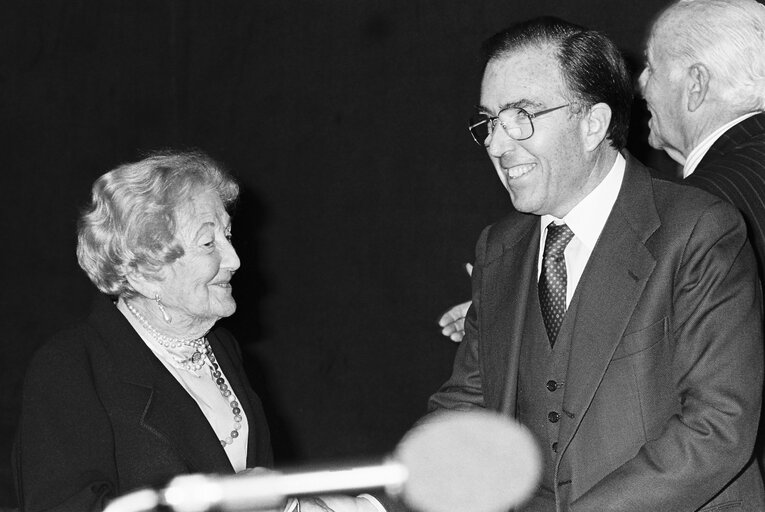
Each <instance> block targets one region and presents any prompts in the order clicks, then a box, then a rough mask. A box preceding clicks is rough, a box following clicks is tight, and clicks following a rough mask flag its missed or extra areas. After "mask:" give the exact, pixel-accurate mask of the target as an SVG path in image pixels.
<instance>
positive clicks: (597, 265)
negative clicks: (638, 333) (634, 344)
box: [559, 155, 660, 460]
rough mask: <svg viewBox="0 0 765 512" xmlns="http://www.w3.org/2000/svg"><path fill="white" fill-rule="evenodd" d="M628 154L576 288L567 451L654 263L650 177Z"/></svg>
mask: <svg viewBox="0 0 765 512" xmlns="http://www.w3.org/2000/svg"><path fill="white" fill-rule="evenodd" d="M627 157H628V160H627V168H626V172H625V176H624V181H623V183H622V187H621V190H620V192H619V195H618V197H617V200H616V203H615V204H614V208H613V210H612V211H611V214H610V216H609V218H608V221H607V222H606V225H605V226H604V228H603V232H602V233H601V235H600V238H599V239H598V242H597V244H596V246H595V249H594V250H593V252H592V255H591V256H590V259H589V261H588V263H587V266H586V268H585V271H584V274H583V275H582V279H581V281H580V284H579V286H578V287H577V291H576V293H577V294H578V295H579V305H578V309H577V313H576V319H575V322H574V327H573V334H572V339H571V355H570V358H569V366H568V377H567V384H566V391H565V395H564V399H563V409H564V411H567V412H569V413H573V414H574V416H573V418H572V420H571V421H564V422H562V424H561V430H560V433H559V439H560V441H561V443H562V445H563V447H564V449H565V447H566V446H567V445H568V443H569V442H570V441H571V438H572V436H573V435H574V433H575V431H576V429H577V428H578V426H579V424H580V422H581V420H582V417H583V415H584V412H585V411H586V410H587V407H588V406H589V404H590V402H591V401H592V399H593V397H594V395H595V392H596V390H597V388H598V386H599V384H600V382H601V380H602V378H603V376H604V374H605V371H606V369H607V367H608V364H609V362H610V361H611V357H612V356H613V354H614V351H615V350H616V347H617V345H618V344H619V342H620V340H621V339H622V336H623V335H624V332H625V329H626V328H627V325H628V323H629V320H630V318H631V317H632V313H633V311H634V309H635V306H636V305H637V303H638V301H639V299H640V297H641V294H642V292H643V289H644V287H645V284H646V282H647V281H648V278H649V277H650V275H651V273H652V272H653V268H654V266H655V259H654V258H653V256H652V255H651V254H650V252H649V251H648V249H647V248H646V246H645V241H646V240H647V239H648V237H650V235H651V234H652V233H653V232H655V231H656V229H657V228H658V227H659V225H660V221H659V217H658V213H657V212H656V208H655V206H654V202H653V196H652V192H651V183H650V175H649V174H648V171H647V170H646V169H645V168H644V167H643V166H642V165H641V164H640V163H639V162H637V161H636V160H634V159H633V158H631V157H630V156H629V155H628V156H627ZM559 460H560V459H559Z"/></svg>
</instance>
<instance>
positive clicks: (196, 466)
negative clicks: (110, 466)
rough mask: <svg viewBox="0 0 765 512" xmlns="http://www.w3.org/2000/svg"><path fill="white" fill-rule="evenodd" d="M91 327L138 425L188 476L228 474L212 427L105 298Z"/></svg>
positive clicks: (97, 306) (223, 453) (184, 391)
mask: <svg viewBox="0 0 765 512" xmlns="http://www.w3.org/2000/svg"><path fill="white" fill-rule="evenodd" d="M90 322H91V324H92V325H94V327H95V328H96V329H97V330H98V332H99V334H100V335H101V337H102V338H103V340H104V345H105V346H106V347H107V350H108V351H109V352H110V354H111V355H112V357H113V358H114V361H115V363H114V367H115V368H116V369H117V373H118V376H119V378H120V379H121V380H122V381H124V383H125V389H124V394H125V396H126V397H129V398H128V403H126V404H125V407H126V408H127V409H131V410H133V412H134V414H135V415H136V419H137V421H138V422H139V423H140V425H141V426H142V427H143V428H145V429H147V430H148V431H150V432H151V433H152V434H154V435H155V436H157V437H158V438H161V439H163V440H164V441H165V442H166V443H167V444H169V445H170V446H172V447H173V448H174V449H175V451H176V453H177V454H178V456H179V457H180V458H181V459H182V460H185V461H186V463H187V464H188V465H189V468H190V471H191V472H208V473H209V472H219V473H232V472H233V467H232V466H231V463H230V462H229V460H228V457H227V456H226V453H225V452H224V450H223V448H222V447H221V446H220V442H219V440H218V439H217V436H216V435H215V432H214V431H213V429H212V427H210V424H209V423H208V421H207V419H206V418H205V416H204V414H203V413H202V411H201V410H200V409H199V407H198V406H197V404H196V402H195V401H194V399H193V398H191V396H190V395H189V394H188V393H187V392H186V390H185V389H183V387H182V386H181V385H180V384H179V383H178V381H177V380H176V379H175V377H173V376H172V375H171V374H170V372H168V371H167V369H166V368H165V367H164V366H163V365H162V363H161V362H160V361H159V360H158V359H157V358H156V357H155V356H154V354H153V353H152V352H151V350H150V349H149V348H148V347H147V346H146V344H145V343H144V342H143V340H141V338H140V337H139V336H138V334H137V333H136V332H135V330H134V329H133V327H132V326H131V325H130V323H129V322H128V321H127V320H126V319H125V318H124V317H123V316H122V313H120V312H119V311H118V310H117V308H116V307H114V305H112V304H111V303H110V302H109V301H108V300H105V297H103V298H101V299H100V300H99V301H97V304H96V306H95V308H94V313H93V314H92V315H91V318H90Z"/></svg>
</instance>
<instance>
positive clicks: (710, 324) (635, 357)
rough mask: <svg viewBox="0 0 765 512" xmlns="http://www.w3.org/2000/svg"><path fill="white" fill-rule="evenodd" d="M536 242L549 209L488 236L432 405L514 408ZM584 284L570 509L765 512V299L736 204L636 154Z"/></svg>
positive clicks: (560, 461) (562, 495)
mask: <svg viewBox="0 0 765 512" xmlns="http://www.w3.org/2000/svg"><path fill="white" fill-rule="evenodd" d="M539 237H540V227H539V217H537V216H533V215H525V214H520V213H517V212H514V213H511V214H510V215H508V216H507V217H506V218H505V219H503V220H502V221H500V222H498V223H496V224H494V225H492V226H489V227H488V228H487V229H486V230H484V232H483V233H482V235H481V237H480V240H479V242H478V244H477V248H476V265H475V268H474V270H473V306H472V308H471V310H470V311H469V313H468V317H467V321H466V324H465V327H466V335H465V339H464V340H463V342H462V343H461V344H460V347H459V349H458V353H457V356H456V358H455V363H454V370H453V373H452V376H451V378H450V379H449V380H448V381H447V382H446V383H445V384H444V385H443V386H442V388H441V389H440V390H439V391H438V392H437V393H436V394H434V395H433V396H432V397H431V400H430V410H431V411H434V413H435V412H436V411H438V410H440V409H469V408H473V407H486V408H489V409H494V410H497V411H500V412H502V413H505V414H508V415H511V416H512V415H514V413H515V410H516V391H517V376H518V359H519V350H520V346H521V336H522V333H523V330H524V325H523V323H524V319H525V316H526V307H527V294H528V289H529V287H528V286H527V285H525V284H524V283H528V282H529V280H531V279H534V280H536V279H537V276H536V272H537V257H538V252H539ZM575 293H576V294H577V295H578V300H579V305H578V313H577V317H576V319H575V322H574V326H573V331H572V332H573V334H572V340H571V355H570V359H569V364H568V375H567V382H566V385H565V388H564V398H563V411H560V412H561V419H560V422H561V423H560V434H559V438H558V458H557V460H556V465H555V482H557V484H556V489H555V491H556V500H557V504H558V510H559V511H569V510H570V511H576V512H578V511H587V512H591V511H609V512H616V511H634V512H646V511H672V512H682V511H695V510H699V509H701V508H702V507H703V506H705V504H706V505H707V506H709V507H713V506H720V505H727V506H730V507H731V508H725V510H726V511H727V510H731V511H732V510H746V511H756V510H760V511H761V510H765V497H764V496H763V487H762V480H761V477H760V473H759V469H758V468H757V465H756V464H752V462H751V461H752V449H753V445H754V438H755V432H756V428H757V419H758V417H759V413H760V400H761V386H762V381H763V363H762V360H763V347H762V339H763V338H762V336H763V333H762V316H761V315H762V312H761V298H760V290H759V287H758V286H757V285H756V279H755V275H754V261H753V255H752V250H751V247H750V246H749V244H748V242H747V240H746V231H745V226H744V223H743V221H742V220H741V217H740V215H739V213H738V212H737V211H735V209H734V208H733V207H731V206H730V205H729V204H727V203H726V202H724V201H722V200H719V199H718V198H715V197H713V196H710V195H708V194H706V193H704V192H702V191H700V190H697V189H694V188H692V187H685V186H682V185H679V184H676V183H670V182H666V181H662V180H658V179H655V178H652V177H651V175H650V174H649V171H648V170H647V169H646V168H645V167H643V166H642V165H640V163H639V162H637V161H636V160H634V159H632V158H631V157H629V156H628V161H627V169H626V173H625V178H624V183H623V184H622V188H621V191H620V192H619V196H618V198H617V201H616V203H615V205H614V208H613V210H612V212H611V214H610V216H609V218H608V221H607V223H606V225H605V227H604V229H603V233H602V234H601V236H600V239H599V240H598V243H597V245H596V246H595V249H594V251H593V252H592V255H591V257H590V260H589V262H588V264H587V267H586V269H585V271H584V274H583V276H582V278H581V281H580V282H579V285H578V287H577V290H576V292H575ZM531 306H532V307H537V305H533V304H532V305H531ZM542 449H544V450H548V451H549V447H548V446H544V447H542ZM550 456H553V455H552V453H550ZM715 510H717V509H715Z"/></svg>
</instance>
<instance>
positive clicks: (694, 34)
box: [654, 0, 765, 114]
mask: <svg viewBox="0 0 765 512" xmlns="http://www.w3.org/2000/svg"><path fill="white" fill-rule="evenodd" d="M669 20H672V21H671V22H669V23H667V22H668V21H669ZM662 28H663V30H662ZM657 31H662V34H663V39H664V41H663V45H662V46H663V48H664V49H666V51H667V52H668V53H669V54H670V55H672V56H673V58H672V60H673V61H675V62H676V63H677V66H676V70H678V71H679V70H680V69H679V68H680V67H681V66H682V69H687V68H688V67H689V66H692V65H693V64H696V63H701V64H703V65H704V66H705V67H706V68H707V69H708V70H709V73H710V84H709V89H710V94H712V98H714V99H717V100H719V101H722V102H723V103H724V104H725V105H728V106H731V107H733V108H734V109H735V110H736V112H737V113H739V114H744V113H747V112H752V111H757V110H763V109H765V5H762V4H760V3H758V2H756V1H755V0H679V1H677V2H675V3H674V4H672V5H670V6H669V7H668V8H667V9H666V10H665V11H664V12H663V13H662V14H661V16H660V17H659V20H658V22H657V24H656V28H655V29H654V33H656V32H657Z"/></svg>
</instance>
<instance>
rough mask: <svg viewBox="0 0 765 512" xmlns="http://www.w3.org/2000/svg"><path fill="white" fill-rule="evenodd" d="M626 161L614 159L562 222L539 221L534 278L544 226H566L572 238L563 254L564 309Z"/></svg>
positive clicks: (547, 217)
mask: <svg viewBox="0 0 765 512" xmlns="http://www.w3.org/2000/svg"><path fill="white" fill-rule="evenodd" d="M625 167H626V161H625V160H624V157H623V156H622V155H617V156H616V161H615V162H614V165H613V166H612V167H611V170H609V171H608V174H607V175H606V177H605V178H603V181H601V182H600V183H599V184H598V186H597V187H595V188H594V189H593V190H592V192H590V193H589V194H587V196H585V198H584V199H582V200H581V201H580V202H579V203H578V204H577V205H576V206H574V208H572V209H571V211H570V212H568V214H567V215H566V216H565V217H563V218H562V219H558V218H556V217H553V216H552V215H542V217H541V218H540V226H541V229H542V231H541V236H540V237H539V244H540V245H539V259H538V260H537V278H538V277H539V275H540V274H541V272H542V253H543V252H544V247H545V240H546V239H547V226H548V225H549V224H550V223H551V222H554V223H555V224H563V223H565V224H566V225H568V227H569V229H571V231H572V232H573V233H574V237H573V238H572V239H571V241H570V242H569V243H568V245H567V246H566V249H565V250H564V251H563V256H564V257H565V259H566V307H568V305H569V304H570V303H571V298H572V297H573V296H574V292H575V291H576V287H577V285H578V284H579V280H580V279H581V277H582V273H583V272H584V268H585V267H586V266H587V261H589V259H590V255H591V254H592V250H593V249H594V248H595V244H596V243H597V241H598V238H599V237H600V233H601V232H602V231H603V226H605V224H606V220H608V216H609V215H610V214H611V210H612V209H613V207H614V203H615V202H616V197H617V196H618V195H619V190H620V189H621V186H622V181H623V180H624V170H625Z"/></svg>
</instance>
